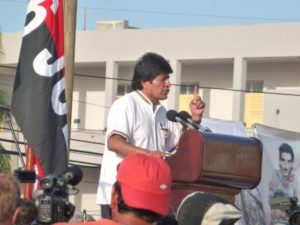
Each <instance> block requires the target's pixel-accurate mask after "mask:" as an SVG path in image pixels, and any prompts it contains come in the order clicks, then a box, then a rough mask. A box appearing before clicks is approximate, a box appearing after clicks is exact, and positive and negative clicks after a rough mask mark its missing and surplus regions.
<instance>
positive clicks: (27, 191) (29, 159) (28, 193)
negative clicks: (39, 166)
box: [23, 145, 34, 200]
mask: <svg viewBox="0 0 300 225" xmlns="http://www.w3.org/2000/svg"><path fill="white" fill-rule="evenodd" d="M26 170H34V155H33V152H32V149H31V147H30V146H29V145H27V146H26ZM23 189H24V198H26V199H29V200H32V192H33V183H25V184H24V188H23Z"/></svg>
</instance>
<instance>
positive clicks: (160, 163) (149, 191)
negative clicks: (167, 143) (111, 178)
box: [117, 154, 172, 216]
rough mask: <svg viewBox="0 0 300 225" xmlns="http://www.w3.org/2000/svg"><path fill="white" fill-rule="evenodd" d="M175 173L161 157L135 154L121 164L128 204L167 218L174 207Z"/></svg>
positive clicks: (121, 181)
mask: <svg viewBox="0 0 300 225" xmlns="http://www.w3.org/2000/svg"><path fill="white" fill-rule="evenodd" d="M171 180H172V176H171V170H170V167H169V165H168V164H167V163H166V162H165V161H164V160H163V159H159V158H155V157H152V156H147V155H143V154H131V155H128V156H126V157H125V158H124V160H123V161H122V162H121V163H120V164H119V167H118V175H117V181H118V182H119V183H120V185H121V193H122V196H123V199H124V202H125V203H126V205H128V206H130V207H132V208H138V209H146V210H149V211H152V212H155V213H157V214H159V215H162V216H166V215H167V214H168V213H169V207H170V192H171Z"/></svg>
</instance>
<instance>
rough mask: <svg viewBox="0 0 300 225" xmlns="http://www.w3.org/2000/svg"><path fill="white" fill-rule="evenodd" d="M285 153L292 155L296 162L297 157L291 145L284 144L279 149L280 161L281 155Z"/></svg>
mask: <svg viewBox="0 0 300 225" xmlns="http://www.w3.org/2000/svg"><path fill="white" fill-rule="evenodd" d="M283 152H285V153H288V154H290V155H291V157H292V161H294V157H295V155H294V151H293V149H292V147H291V146H290V145H289V144H287V143H283V144H282V145H280V147H279V159H280V158H281V154H282V153H283Z"/></svg>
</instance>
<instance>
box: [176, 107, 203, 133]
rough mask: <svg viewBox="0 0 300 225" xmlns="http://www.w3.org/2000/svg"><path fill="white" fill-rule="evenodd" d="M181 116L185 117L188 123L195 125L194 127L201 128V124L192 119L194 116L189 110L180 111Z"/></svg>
mask: <svg viewBox="0 0 300 225" xmlns="http://www.w3.org/2000/svg"><path fill="white" fill-rule="evenodd" d="M179 116H180V117H181V118H183V119H185V120H186V121H187V122H188V123H190V124H191V126H193V128H194V129H200V124H198V123H196V122H195V121H193V120H192V117H191V116H190V114H189V113H188V112H187V111H181V112H179Z"/></svg>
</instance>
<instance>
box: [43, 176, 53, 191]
mask: <svg viewBox="0 0 300 225" xmlns="http://www.w3.org/2000/svg"><path fill="white" fill-rule="evenodd" d="M53 186H54V179H52V178H51V177H45V178H43V179H42V180H41V187H42V188H43V189H44V190H49V189H51V188H52V187H53Z"/></svg>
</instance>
